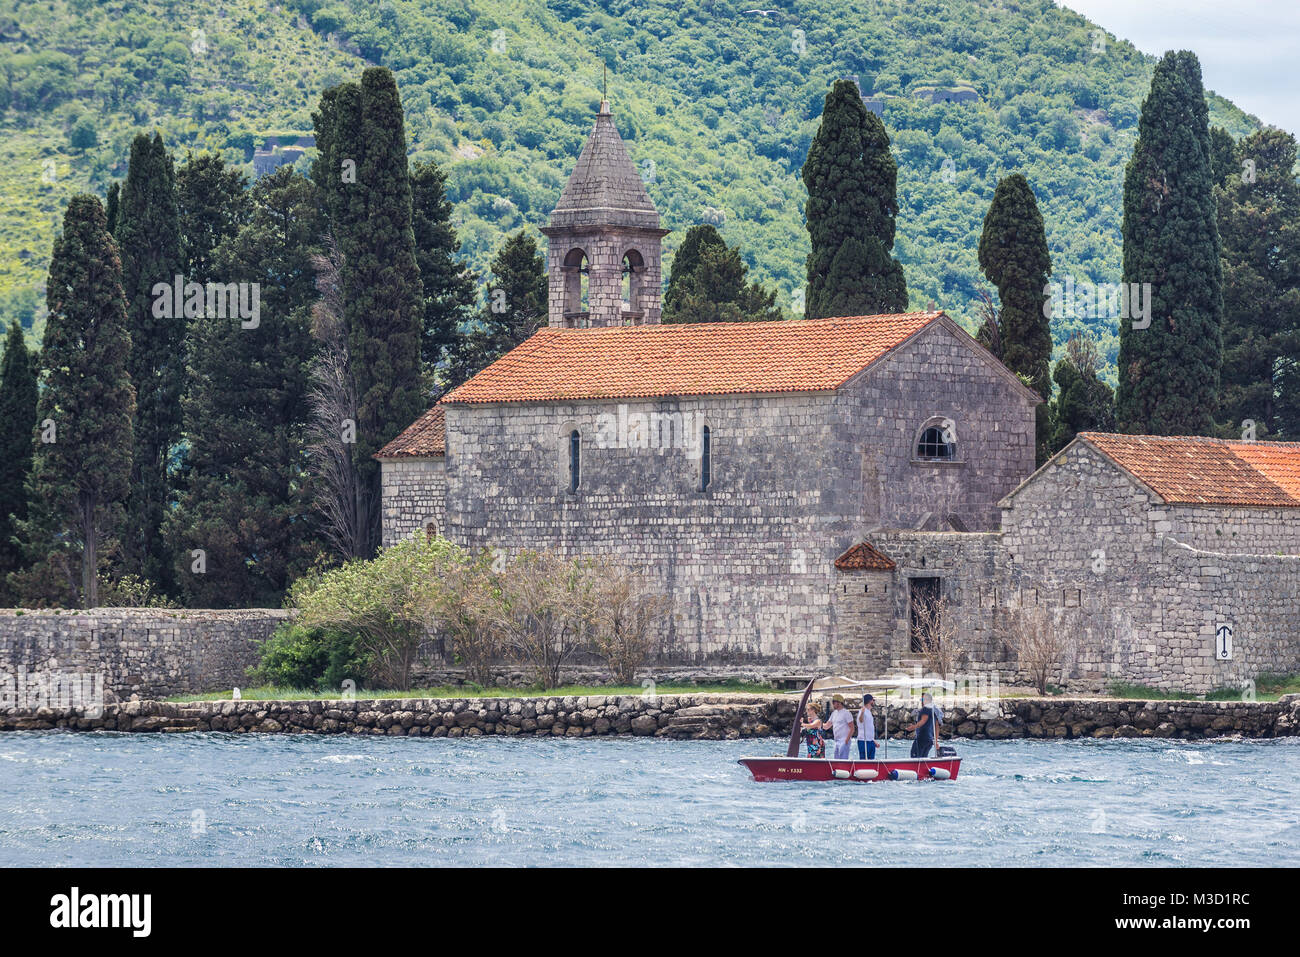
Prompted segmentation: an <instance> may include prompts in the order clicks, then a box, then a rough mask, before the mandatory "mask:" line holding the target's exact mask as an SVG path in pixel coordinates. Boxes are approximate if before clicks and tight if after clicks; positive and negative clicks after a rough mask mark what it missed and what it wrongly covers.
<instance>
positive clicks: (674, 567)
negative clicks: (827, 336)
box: [447, 394, 858, 667]
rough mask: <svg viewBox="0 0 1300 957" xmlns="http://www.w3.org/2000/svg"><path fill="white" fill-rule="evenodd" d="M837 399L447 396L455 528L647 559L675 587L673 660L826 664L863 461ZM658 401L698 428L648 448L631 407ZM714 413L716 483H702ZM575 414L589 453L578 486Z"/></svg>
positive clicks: (656, 408) (460, 535) (478, 542)
mask: <svg viewBox="0 0 1300 957" xmlns="http://www.w3.org/2000/svg"><path fill="white" fill-rule="evenodd" d="M833 401H834V399H833V396H831V395H829V394H811V395H810V394H797V395H783V396H765V397H750V396H717V397H700V398H691V399H680V400H657V401H627V402H621V403H620V402H618V401H609V402H579V403H556V404H548V405H488V406H462V405H452V406H449V408H448V413H447V430H448V431H447V441H448V462H447V479H448V493H447V521H448V527H449V529H450V534H451V535H452V537H453V538H454V539H455V540H457V541H460V542H462V543H464V544H469V545H475V546H486V547H501V548H503V549H505V551H506V552H507V553H509V552H511V551H513V550H515V549H519V548H556V549H558V550H560V551H561V552H564V553H567V554H596V555H609V556H611V557H614V558H616V559H618V560H620V561H622V562H624V563H625V564H628V565H630V566H632V567H636V568H640V569H642V570H644V571H645V572H646V573H647V574H649V575H651V576H652V577H653V579H654V580H655V581H656V582H657V583H658V586H659V587H660V588H661V589H663V591H664V592H665V593H666V594H668V595H670V596H672V599H673V602H674V608H675V611H674V615H673V618H672V623H671V627H670V628H669V630H668V633H667V634H666V635H665V638H666V642H667V645H666V657H665V660H666V661H670V662H671V661H679V662H689V663H717V664H743V663H750V662H763V663H769V664H783V663H788V664H790V665H791V666H796V665H797V666H799V667H804V666H815V665H817V664H818V663H822V664H824V663H825V662H826V661H828V660H829V655H830V635H831V614H832V613H831V607H830V595H829V594H828V592H827V582H828V581H830V580H831V569H832V563H833V562H834V560H835V558H836V557H837V556H838V555H839V551H840V549H839V544H840V543H841V542H844V541H847V539H848V537H849V535H850V530H851V528H852V525H853V521H852V518H853V516H852V515H850V514H849V509H852V508H854V507H855V506H856V500H855V499H854V497H853V496H852V495H851V494H849V490H850V488H851V487H852V484H853V482H854V481H855V480H856V474H857V464H858V463H857V462H856V460H855V461H852V462H845V461H842V460H840V459H839V458H837V456H836V455H835V454H834V450H835V449H836V445H835V442H834V441H833V440H834V438H835V435H834V434H833V431H832V429H833V419H834V417H833V415H832V412H831V406H832V403H833ZM620 406H622V407H623V408H622V409H620ZM652 413H653V414H656V415H659V416H680V418H673V419H671V420H670V421H671V422H674V423H678V422H680V423H689V424H690V429H689V430H687V431H688V432H690V431H693V432H694V434H695V436H696V437H695V438H690V439H689V440H684V439H681V438H678V437H676V435H669V436H667V437H666V438H661V440H660V441H659V442H657V443H656V445H657V447H640V446H641V443H640V441H639V435H638V434H637V432H636V431H635V430H634V429H633V428H632V426H633V425H634V424H635V423H636V422H637V419H636V418H635V417H636V416H638V415H645V416H647V417H648V416H649V415H650V414H652ZM601 416H607V417H610V418H612V419H613V420H614V421H615V422H616V423H626V427H624V426H623V425H622V424H620V425H618V426H617V427H616V431H617V432H619V433H622V434H615V435H613V436H607V437H606V439H605V440H604V441H603V443H602V440H601V438H600V435H599V434H598V432H599V430H598V423H599V422H601V421H605V422H606V423H608V422H609V421H610V418H607V419H604V420H602V419H601ZM661 425H662V420H661ZM705 425H707V426H708V428H709V429H710V435H711V446H712V461H711V468H712V482H711V484H710V485H709V487H708V489H707V490H704V491H701V490H700V489H699V483H700V456H699V453H698V451H697V449H698V434H699V431H698V430H701V429H702V428H703V427H704V426H705ZM575 429H576V430H577V431H578V432H579V433H580V434H581V436H582V467H581V483H580V487H579V489H578V491H577V492H576V493H572V494H571V493H570V492H569V491H568V437H569V434H570V432H571V431H573V430H575ZM673 431H674V432H675V433H676V434H677V435H680V432H679V431H678V430H676V429H673ZM692 443H695V445H694V447H687V446H689V445H691V444H692ZM602 444H603V445H604V446H605V447H602Z"/></svg>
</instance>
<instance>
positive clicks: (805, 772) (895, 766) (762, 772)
mask: <svg viewBox="0 0 1300 957" xmlns="http://www.w3.org/2000/svg"><path fill="white" fill-rule="evenodd" d="M738 763H739V764H743V765H744V766H745V767H746V768H748V769H749V773H750V774H752V775H753V776H754V780H755V781H857V782H858V783H865V782H867V781H892V780H920V781H930V780H935V779H936V778H935V777H934V776H932V775H931V773H930V771H931V769H932V768H934V769H938V771H939V775H938V779H942V780H949V781H955V780H957V772H958V771H960V770H961V758H877V759H876V760H875V761H858V760H848V761H841V760H836V759H834V758H741V759H740V760H739V762H738ZM871 772H875V773H874V774H872V773H871ZM892 772H897V777H895V775H894V774H893V773H892ZM944 772H946V773H947V777H946V778H944V777H943V774H944ZM913 775H915V777H913Z"/></svg>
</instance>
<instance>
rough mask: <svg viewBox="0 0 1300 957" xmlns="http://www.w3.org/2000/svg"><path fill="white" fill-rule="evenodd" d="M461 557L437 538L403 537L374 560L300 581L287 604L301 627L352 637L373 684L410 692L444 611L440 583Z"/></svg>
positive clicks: (449, 545) (458, 552)
mask: <svg viewBox="0 0 1300 957" xmlns="http://www.w3.org/2000/svg"><path fill="white" fill-rule="evenodd" d="M459 556H460V550H459V549H457V548H456V546H454V545H452V544H451V543H450V542H447V541H445V540H443V539H438V538H434V539H425V538H416V539H408V540H407V541H404V542H400V543H398V544H397V545H394V546H392V547H391V548H385V549H381V550H380V552H379V554H378V555H377V556H376V557H375V558H374V559H373V560H372V561H352V562H348V563H347V564H345V565H343V566H342V567H340V568H335V569H332V570H330V571H327V572H325V573H324V574H321V575H315V576H309V577H307V578H302V579H299V580H298V581H297V582H295V583H294V585H293V587H292V588H291V589H290V592H289V595H290V599H289V600H290V603H291V604H292V605H294V606H295V607H296V608H297V609H298V610H299V614H300V617H299V619H298V621H299V622H300V623H301V625H302V626H303V627H306V628H331V629H338V630H342V631H346V632H347V633H349V634H353V635H355V636H356V642H357V647H358V649H359V650H360V652H361V653H362V654H363V655H365V656H366V658H367V660H369V661H370V663H371V673H372V676H373V678H374V679H375V680H376V681H380V682H383V683H384V686H385V687H389V688H402V689H405V688H409V687H410V680H411V665H412V664H414V662H415V655H416V651H417V650H418V649H419V646H420V643H421V642H422V641H424V639H425V636H426V635H427V634H428V632H429V631H430V629H432V628H433V627H434V625H436V624H437V623H438V621H439V619H440V616H441V613H442V603H443V600H444V596H443V594H442V582H443V581H444V579H445V578H446V574H447V570H448V568H449V567H450V566H451V565H453V564H454V563H456V562H457V561H458V560H459Z"/></svg>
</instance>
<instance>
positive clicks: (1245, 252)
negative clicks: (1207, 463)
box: [1216, 128, 1300, 441]
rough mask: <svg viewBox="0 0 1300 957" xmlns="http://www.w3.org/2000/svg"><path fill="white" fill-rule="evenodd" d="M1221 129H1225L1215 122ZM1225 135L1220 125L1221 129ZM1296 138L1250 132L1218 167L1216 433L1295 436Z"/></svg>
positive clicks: (1299, 200) (1299, 269)
mask: <svg viewBox="0 0 1300 957" xmlns="http://www.w3.org/2000/svg"><path fill="white" fill-rule="evenodd" d="M1218 132H1219V133H1222V131H1221V130H1220V131H1218ZM1224 135H1226V134H1224ZM1295 164H1296V141H1295V137H1294V136H1292V135H1291V134H1290V133H1286V132H1283V131H1282V130H1279V129H1275V128H1267V129H1263V130H1259V131H1258V132H1256V133H1252V134H1251V135H1250V136H1247V137H1246V138H1245V139H1243V140H1242V141H1241V142H1240V144H1238V145H1237V146H1236V148H1235V149H1233V151H1232V153H1231V154H1230V157H1229V158H1228V159H1226V160H1223V161H1221V162H1220V164H1219V166H1218V167H1216V168H1221V169H1222V170H1223V172H1224V175H1223V178H1222V180H1221V181H1220V185H1219V186H1218V187H1217V190H1216V192H1217V196H1218V212H1219V236H1220V238H1221V240H1222V253H1223V374H1222V377H1221V382H1220V390H1219V410H1218V414H1217V416H1216V418H1217V420H1218V421H1219V423H1220V432H1221V434H1224V435H1227V436H1229V437H1240V436H1241V435H1242V434H1247V435H1249V434H1250V431H1251V430H1250V423H1254V430H1253V431H1254V434H1255V435H1256V437H1257V438H1286V439H1288V440H1290V441H1295V440H1297V439H1300V186H1298V185H1297V184H1296V179H1295V173H1294V170H1295Z"/></svg>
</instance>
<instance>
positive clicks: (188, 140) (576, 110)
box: [0, 0, 1258, 361]
mask: <svg viewBox="0 0 1300 957" xmlns="http://www.w3.org/2000/svg"><path fill="white" fill-rule="evenodd" d="M755 8H762V11H764V12H759V11H758V10H756V9H755ZM366 62H373V63H382V64H384V65H386V66H389V67H390V68H392V69H393V70H394V72H395V73H396V75H397V78H398V82H399V84H400V86H401V90H402V96H403V101H404V104H405V106H406V110H407V128H408V134H409V138H410V141H411V148H412V153H413V155H415V156H417V157H426V156H427V157H429V158H433V159H435V160H437V161H438V162H439V163H442V164H444V165H445V166H446V167H447V168H448V170H449V174H450V181H449V192H450V195H451V198H452V199H453V201H454V202H455V203H456V205H457V216H458V219H459V224H460V230H461V237H462V239H463V241H464V245H465V252H466V254H467V256H468V257H469V258H470V259H471V261H472V262H473V264H474V265H475V267H476V268H477V269H479V271H482V270H483V269H484V267H485V265H486V262H487V260H488V259H489V257H490V255H491V253H492V252H493V251H494V249H495V248H496V247H497V245H498V244H499V243H500V242H501V240H502V238H503V236H504V234H505V233H506V232H507V231H509V230H512V229H516V228H518V227H520V226H521V225H530V226H536V225H539V224H541V223H542V222H544V220H545V217H546V215H547V213H548V211H549V210H550V208H551V206H552V204H553V203H554V202H555V200H556V198H557V197H558V196H559V192H560V188H561V186H562V185H563V183H564V178H565V176H566V174H567V172H568V171H569V169H571V167H572V165H573V162H574V159H575V158H576V156H577V153H578V150H579V148H580V146H581V144H582V141H583V139H584V138H585V135H586V133H587V131H588V130H589V128H590V126H591V123H592V119H593V114H594V113H595V111H596V108H597V105H598V101H599V98H600V85H601V67H602V63H604V64H607V65H608V68H609V94H610V99H611V100H612V102H613V105H614V112H615V119H616V122H617V124H618V126H619V129H620V130H621V132H622V133H623V136H624V138H625V139H626V140H627V142H628V146H629V149H630V151H631V153H632V156H633V159H634V160H635V161H636V162H637V163H638V165H640V167H641V169H642V171H643V174H644V176H645V178H646V179H647V181H648V186H649V190H650V193H651V195H652V197H653V198H654V200H655V202H656V203H657V204H658V206H659V209H660V212H661V213H662V215H663V219H664V224H665V226H667V227H669V228H671V229H673V230H674V233H673V234H672V235H670V236H669V237H668V239H667V241H666V242H667V245H668V248H669V250H671V249H672V248H673V246H674V244H675V242H676V241H679V240H680V238H681V236H682V235H683V234H684V233H685V231H686V228H687V227H688V226H690V225H692V224H694V223H698V222H704V221H711V222H714V223H717V224H719V228H720V230H721V231H722V233H723V235H724V236H725V237H726V238H727V240H728V241H729V242H731V243H733V244H737V245H739V246H740V247H741V248H742V250H743V254H744V257H745V259H746V261H747V262H748V263H749V264H750V266H751V269H752V275H753V276H754V277H755V278H758V279H760V280H762V281H764V282H768V283H771V284H773V285H775V286H777V287H778V288H779V289H780V290H781V298H780V302H781V303H782V304H783V305H785V306H786V307H787V308H788V307H790V305H791V304H792V302H793V301H794V300H793V295H794V293H795V291H796V290H798V289H800V288H801V287H802V285H803V262H804V257H805V255H806V254H807V248H808V240H807V233H806V231H805V230H804V227H803V223H802V218H801V217H802V206H803V202H804V199H805V193H804V189H803V185H802V183H801V182H800V180H799V168H800V166H801V164H802V162H803V158H804V155H805V153H806V151H807V148H808V144H809V142H810V140H811V138H812V135H813V132H814V131H815V129H816V125H817V118H818V115H819V114H820V112H821V103H822V98H823V96H824V95H825V93H826V90H827V88H828V86H829V84H830V83H831V81H833V80H834V79H836V78H838V77H840V76H844V75H857V76H858V77H859V81H860V84H861V86H862V88H863V91H864V92H866V93H871V92H873V91H874V92H880V93H883V94H888V96H887V97H885V98H882V103H883V104H884V106H883V110H884V114H883V116H884V121H885V125H886V127H887V128H888V129H889V131H890V134H891V136H892V137H893V142H894V150H895V155H896V157H897V159H898V163H899V176H898V184H899V197H900V204H901V213H900V217H899V229H898V237H899V238H898V247H897V248H898V255H899V258H900V259H901V260H902V262H903V264H904V268H905V271H906V275H907V281H908V286H909V289H910V291H911V296H912V304H913V306H917V307H920V306H924V305H926V303H927V302H928V301H930V300H933V301H934V302H935V303H937V304H939V305H940V306H942V307H944V308H946V309H948V310H949V311H950V312H951V313H953V314H955V315H958V316H959V317H965V318H966V319H967V320H968V321H969V319H970V317H971V316H972V315H973V312H974V308H973V304H974V300H975V296H976V290H977V289H981V288H987V287H986V285H985V284H984V283H983V280H982V278H981V277H980V275H979V271H978V267H977V265H976V256H975V250H976V246H977V243H978V239H979V233H980V229H981V225H982V222H983V216H984V213H985V211H986V210H987V207H988V203H989V200H990V199H991V197H992V194H993V189H994V187H995V185H996V183H997V180H998V178H999V177H1000V176H1003V175H1005V174H1007V173H1008V172H1012V171H1017V170H1018V171H1020V172H1023V173H1024V174H1025V175H1026V177H1027V178H1028V179H1029V181H1030V183H1031V184H1032V185H1033V187H1034V189H1035V191H1036V193H1037V195H1038V198H1039V202H1040V206H1041V208H1042V212H1043V215H1044V218H1045V219H1046V221H1047V230H1048V239H1049V242H1050V244H1051V249H1052V258H1053V263H1054V274H1055V276H1056V277H1058V278H1060V279H1062V280H1063V279H1064V277H1065V276H1066V275H1067V274H1069V275H1071V276H1073V277H1074V279H1075V281H1077V282H1118V281H1119V274H1120V209H1121V202H1120V200H1121V184H1122V178H1123V167H1124V163H1125V162H1126V161H1127V158H1128V155H1129V151H1130V149H1131V146H1132V142H1133V137H1134V135H1135V126H1136V121H1137V115H1138V108H1139V106H1140V104H1141V100H1142V97H1143V96H1144V95H1145V93H1146V87H1147V83H1148V80H1149V77H1150V71H1151V67H1152V63H1153V61H1152V60H1151V58H1149V57H1146V56H1143V55H1142V54H1140V53H1139V52H1138V51H1136V50H1135V49H1134V48H1133V47H1132V46H1130V45H1129V44H1127V43H1121V42H1118V41H1116V40H1115V38H1114V37H1110V36H1107V35H1105V34H1104V33H1101V32H1100V31H1098V30H1097V29H1096V27H1095V26H1093V25H1092V24H1090V23H1089V22H1088V21H1086V20H1085V19H1084V18H1082V17H1080V16H1078V15H1077V14H1074V13H1072V12H1070V11H1067V10H1063V9H1061V8H1058V7H1056V6H1054V5H1053V4H1052V3H1050V2H1048V0H992V2H990V0H801V2H783V3H775V2H774V3H770V4H761V5H759V4H752V3H748V2H730V0H705V2H703V3H702V4H683V3H680V2H670V0H600V2H597V0H437V2H428V0H378V2H376V0H284V2H282V3H281V4H280V5H279V6H276V7H272V8H270V9H268V8H267V7H266V6H265V5H264V4H262V3H259V2H255V0H223V2H221V3H219V4H217V5H215V6H214V7H211V8H207V7H200V6H198V5H193V4H188V3H176V2H161V0H154V2H107V3H99V2H91V0H49V2H42V3H36V4H33V3H28V2H18V0H2V2H0V106H2V107H3V113H0V129H2V130H3V146H0V150H3V157H2V158H3V161H4V162H5V164H6V170H7V173H8V175H7V176H6V177H5V179H4V186H3V196H2V198H3V207H2V208H0V310H4V311H6V312H8V313H18V314H25V313H26V312H28V311H30V310H29V306H30V305H31V304H32V300H33V298H34V292H35V290H37V289H38V288H39V285H40V284H41V283H42V282H43V278H44V269H45V265H46V262H47V259H48V255H49V247H50V243H51V241H52V237H53V232H52V227H53V223H54V221H55V220H56V218H57V216H58V215H59V213H60V210H61V209H62V206H63V204H64V203H65V202H66V198H67V196H68V195H70V194H71V193H72V192H74V191H75V190H78V189H85V188H87V187H90V188H92V189H94V190H96V191H98V192H100V193H101V194H102V192H103V191H104V189H105V188H106V184H107V182H108V180H109V178H110V177H113V176H120V175H121V174H122V172H123V163H124V160H125V156H126V148H127V144H128V142H129V137H130V135H131V134H132V132H134V131H135V130H136V129H137V128H140V127H150V126H157V127H158V128H159V129H161V130H162V132H163V135H164V136H165V138H166V139H167V141H168V143H169V144H170V145H171V146H172V147H173V149H174V150H175V151H176V152H177V155H178V157H182V158H183V155H184V152H185V150H186V149H191V148H192V149H199V148H219V149H224V150H225V151H226V153H227V156H228V158H230V159H233V160H236V161H240V162H246V161H247V160H248V159H250V158H251V149H252V147H253V145H254V144H255V143H258V144H260V142H261V140H262V138H263V135H264V134H266V133H274V132H278V131H289V130H310V124H311V121H310V111H311V107H312V105H313V104H314V102H315V99H316V96H317V94H318V92H319V91H320V89H321V88H322V87H324V86H326V85H329V84H331V83H334V82H337V81H338V80H340V79H342V78H343V77H345V76H349V75H355V74H356V73H357V72H358V71H359V69H360V67H361V66H362V65H363V63H366ZM971 91H973V94H974V95H972V92H971ZM945 95H947V96H951V97H954V98H955V99H957V100H958V102H931V101H932V100H935V99H942V98H943V97H944V96H945ZM1210 113H1211V121H1212V122H1213V123H1216V124H1218V125H1222V126H1225V127H1227V128H1228V129H1229V130H1230V131H1231V132H1232V133H1233V134H1234V135H1241V134H1243V133H1245V132H1248V131H1250V130H1252V129H1254V128H1256V127H1257V125H1258V123H1257V121H1256V120H1255V119H1254V118H1253V117H1250V116H1247V115H1245V114H1243V113H1242V112H1241V111H1240V110H1238V109H1237V108H1235V107H1234V106H1233V105H1232V104H1230V103H1228V102H1227V101H1225V100H1223V99H1221V98H1218V97H1213V98H1212V99H1211V103H1210ZM92 139H93V142H91V140H92ZM250 170H251V167H250ZM29 321H30V319H29ZM1115 322H1116V321H1115V320H1114V319H1105V318H1090V317H1079V318H1075V319H1070V318H1064V319H1061V320H1060V321H1057V322H1056V323H1054V325H1055V327H1056V328H1055V329H1054V333H1055V336H1056V338H1057V340H1058V342H1060V341H1063V340H1064V338H1065V337H1066V335H1067V334H1068V332H1069V331H1070V330H1071V329H1072V328H1075V327H1077V326H1090V327H1093V328H1095V329H1096V330H1097V332H1098V334H1099V336H1100V337H1101V339H1102V345H1103V352H1104V354H1105V355H1106V356H1107V358H1108V359H1110V360H1111V361H1113V359H1114V353H1115V350H1116V347H1117V342H1116V339H1115V336H1114V329H1115Z"/></svg>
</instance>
